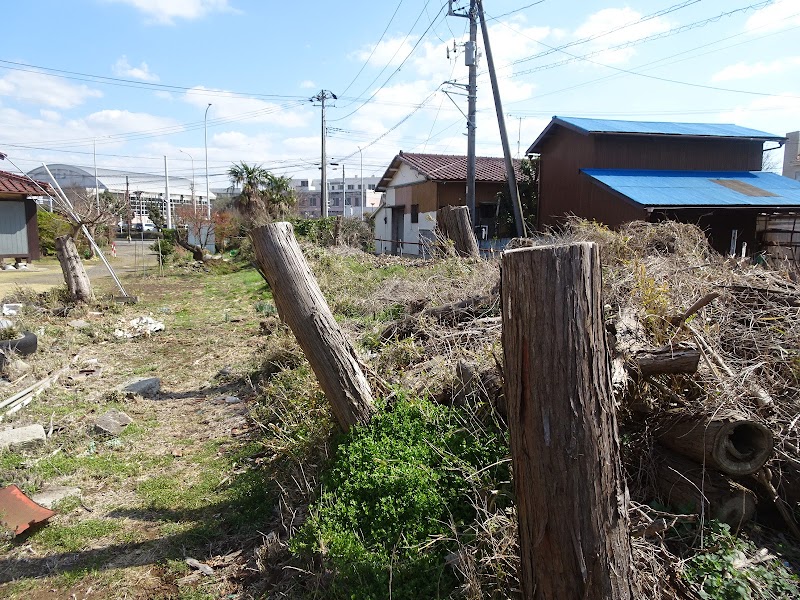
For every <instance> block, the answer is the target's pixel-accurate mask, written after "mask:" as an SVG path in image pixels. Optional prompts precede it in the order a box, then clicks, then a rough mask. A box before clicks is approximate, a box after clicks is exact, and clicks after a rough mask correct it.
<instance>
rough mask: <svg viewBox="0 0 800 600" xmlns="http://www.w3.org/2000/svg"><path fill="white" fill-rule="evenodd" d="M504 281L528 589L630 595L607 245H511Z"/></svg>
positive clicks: (553, 595)
mask: <svg viewBox="0 0 800 600" xmlns="http://www.w3.org/2000/svg"><path fill="white" fill-rule="evenodd" d="M501 289H502V306H503V352H504V356H505V367H504V369H505V385H506V389H505V394H506V401H507V403H508V422H509V427H510V430H511V455H512V460H513V465H514V489H515V492H516V496H517V514H518V517H519V535H520V553H521V557H522V590H523V597H524V598H525V599H526V600H527V599H533V598H535V599H537V600H539V599H541V600H621V599H630V598H632V597H633V592H632V588H631V576H630V571H631V560H632V559H631V545H630V534H629V531H628V529H629V523H628V514H627V507H628V492H627V487H626V485H625V483H624V480H623V476H622V467H621V465H620V458H619V439H618V437H617V426H616V418H615V415H614V407H613V405H612V399H611V381H610V375H609V367H608V355H607V348H606V336H605V330H604V326H603V312H602V301H601V295H600V294H601V287H600V255H599V251H598V249H597V246H596V245H594V244H590V243H581V244H572V245H565V246H544V247H539V248H520V249H518V250H512V251H509V252H506V253H505V254H504V255H503V261H502V286H501Z"/></svg>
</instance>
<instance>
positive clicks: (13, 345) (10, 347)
mask: <svg viewBox="0 0 800 600" xmlns="http://www.w3.org/2000/svg"><path fill="white" fill-rule="evenodd" d="M38 345H39V339H38V338H37V337H36V334H33V333H31V332H30V331H26V332H25V333H24V334H23V336H22V337H21V338H17V339H16V340H2V341H0V370H2V369H3V367H5V364H6V360H7V359H8V357H9V356H10V355H11V353H12V352H16V353H17V354H20V355H22V356H28V355H29V354H33V353H34V352H36V348H37V347H38Z"/></svg>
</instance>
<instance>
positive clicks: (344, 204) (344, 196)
mask: <svg viewBox="0 0 800 600" xmlns="http://www.w3.org/2000/svg"><path fill="white" fill-rule="evenodd" d="M346 189H347V185H346V182H345V180H344V163H342V215H343V216H345V217H346V216H347V192H346V191H345V190H346Z"/></svg>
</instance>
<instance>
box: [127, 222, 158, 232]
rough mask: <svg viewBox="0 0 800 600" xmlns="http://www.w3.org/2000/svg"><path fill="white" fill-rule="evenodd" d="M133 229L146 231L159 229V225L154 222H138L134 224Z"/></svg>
mask: <svg viewBox="0 0 800 600" xmlns="http://www.w3.org/2000/svg"><path fill="white" fill-rule="evenodd" d="M133 229H134V231H144V232H148V231H158V227H156V226H155V225H154V224H153V223H144V224H142V223H136V225H134V226H133Z"/></svg>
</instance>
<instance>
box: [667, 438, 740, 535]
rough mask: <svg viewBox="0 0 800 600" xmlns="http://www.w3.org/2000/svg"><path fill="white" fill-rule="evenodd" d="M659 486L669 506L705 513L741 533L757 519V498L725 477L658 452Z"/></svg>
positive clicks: (691, 462) (680, 457) (695, 464)
mask: <svg viewBox="0 0 800 600" xmlns="http://www.w3.org/2000/svg"><path fill="white" fill-rule="evenodd" d="M654 454H655V456H654V459H655V462H656V465H657V470H656V485H657V487H658V490H659V492H660V493H661V496H662V500H663V501H664V504H666V505H667V506H672V507H675V508H676V509H678V510H681V511H685V510H687V509H688V510H691V511H695V512H697V513H698V514H700V513H701V512H702V513H703V514H704V515H705V516H706V518H710V519H717V520H719V521H723V522H724V523H728V524H729V525H730V526H731V527H734V528H736V529H738V528H739V527H741V526H742V524H744V523H746V522H748V521H749V520H750V519H752V518H753V515H754V514H755V511H756V495H755V494H754V493H753V492H752V491H751V490H749V489H747V488H746V487H744V486H742V485H739V484H738V483H736V482H734V481H731V480H730V479H728V478H727V477H726V476H725V475H722V474H721V473H718V472H717V471H714V470H713V469H710V468H706V469H705V470H704V469H703V467H702V466H701V465H698V464H697V463H695V462H693V461H691V460H688V459H687V458H684V457H682V456H679V455H677V454H673V453H671V452H668V451H666V450H660V449H657V450H656V451H655V452H654Z"/></svg>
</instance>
